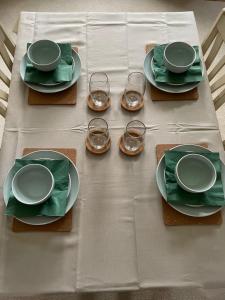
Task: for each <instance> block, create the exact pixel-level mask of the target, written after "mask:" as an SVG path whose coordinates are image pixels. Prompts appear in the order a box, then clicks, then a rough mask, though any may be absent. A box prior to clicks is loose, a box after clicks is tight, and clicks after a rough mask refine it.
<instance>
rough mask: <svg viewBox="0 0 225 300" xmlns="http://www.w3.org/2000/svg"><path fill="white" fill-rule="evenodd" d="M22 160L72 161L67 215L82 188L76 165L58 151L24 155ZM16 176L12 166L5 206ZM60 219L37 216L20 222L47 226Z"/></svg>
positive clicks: (7, 180)
mask: <svg viewBox="0 0 225 300" xmlns="http://www.w3.org/2000/svg"><path fill="white" fill-rule="evenodd" d="M22 159H68V160H69V161H70V168H69V176H70V181H71V182H70V183H69V184H71V189H70V193H69V195H68V202H67V207H66V213H67V212H68V211H69V210H70V209H71V208H72V207H73V205H74V203H75V201H76V200H77V195H78V192H79V187H80V181H79V174H78V171H77V168H76V166H75V164H74V163H73V162H72V161H71V160H70V159H69V158H68V157H66V156H65V155H63V154H62V153H59V152H57V151H51V150H39V151H34V152H32V153H29V154H27V155H24V156H23V157H22ZM14 175H15V169H14V166H12V168H11V169H10V171H9V173H8V175H7V177H6V180H5V182H4V186H3V198H4V202H5V205H7V203H8V200H9V195H10V191H11V183H12V179H13V176H14ZM60 218H61V217H45V216H37V217H24V218H18V220H20V221H21V222H23V223H26V224H30V225H45V224H49V223H52V222H55V221H57V220H58V219H60Z"/></svg>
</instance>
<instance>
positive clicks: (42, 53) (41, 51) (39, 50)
mask: <svg viewBox="0 0 225 300" xmlns="http://www.w3.org/2000/svg"><path fill="white" fill-rule="evenodd" d="M27 57H28V59H29V60H30V62H31V63H32V65H33V66H34V67H35V68H36V69H38V70H40V71H44V72H48V71H52V70H54V69H55V68H56V67H57V66H58V64H59V62H60V58H61V50H60V47H59V45H58V44H57V43H55V42H53V41H50V40H39V41H37V42H34V43H33V44H31V45H30V46H29V48H28V50H27Z"/></svg>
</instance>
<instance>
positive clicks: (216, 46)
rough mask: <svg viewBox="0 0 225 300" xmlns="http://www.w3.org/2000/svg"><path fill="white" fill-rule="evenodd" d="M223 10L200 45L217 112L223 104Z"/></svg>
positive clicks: (224, 52)
mask: <svg viewBox="0 0 225 300" xmlns="http://www.w3.org/2000/svg"><path fill="white" fill-rule="evenodd" d="M223 47H225V8H223V9H222V11H221V12H220V14H219V16H218V18H217V19H216V22H215V23H214V24H213V26H212V28H211V30H210V33H209V35H208V36H207V38H206V39H205V40H204V41H203V43H202V51H203V56H204V60H205V65H206V70H207V74H208V79H209V83H210V88H211V93H212V98H213V101H214V105H215V109H216V110H217V109H218V108H219V107H220V106H221V105H223V104H224V103H225V50H224V49H225V48H223Z"/></svg>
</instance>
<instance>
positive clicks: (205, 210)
mask: <svg viewBox="0 0 225 300" xmlns="http://www.w3.org/2000/svg"><path fill="white" fill-rule="evenodd" d="M175 149H176V151H190V152H197V153H201V152H210V150H208V149H206V148H203V147H201V146H197V145H180V146H176V147H174V148H172V149H171V150H175ZM221 166H222V172H221V176H222V184H223V190H224V191H225V165H224V163H223V162H221ZM165 167H166V165H165V155H163V157H162V158H161V159H160V161H159V163H158V166H157V169H156V182H157V185H158V188H159V191H160V193H161V195H162V196H163V198H164V199H165V201H167V194H166V184H165V178H164V174H165ZM167 203H168V202H167ZM168 204H169V205H170V206H172V207H173V208H174V209H175V210H177V211H179V212H180V213H182V214H184V215H187V216H191V217H207V216H210V215H213V214H215V213H217V212H218V211H219V210H221V209H222V208H223V206H220V207H218V206H204V205H202V206H189V205H174V204H171V203H168Z"/></svg>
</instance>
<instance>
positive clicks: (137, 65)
mask: <svg viewBox="0 0 225 300" xmlns="http://www.w3.org/2000/svg"><path fill="white" fill-rule="evenodd" d="M43 38H48V39H54V40H56V41H58V42H70V43H72V45H74V46H78V48H79V54H80V57H81V61H82V72H81V77H80V80H79V82H78V96H77V104H76V106H74V107H73V106H72V107H71V106H29V105H28V104H27V89H26V87H25V85H24V84H23V83H22V81H21V79H20V74H19V65H20V61H21V58H22V56H23V55H24V53H25V50H26V43H27V42H32V41H35V40H38V39H43ZM175 40H183V41H187V42H189V43H191V44H194V45H196V44H198V43H199V40H198V34H197V29H196V24H195V19H194V16H193V14H192V13H191V12H181V13H32V12H29V13H28V12H24V13H22V14H21V19H20V26H19V33H18V39H17V47H16V55H15V60H14V67H13V74H12V83H11V87H10V97H9V106H8V113H7V119H6V126H5V132H4V138H3V144H2V149H1V156H0V165H1V168H0V186H1V188H2V185H3V181H4V178H5V176H6V174H7V171H8V169H9V168H10V166H11V165H12V164H13V161H14V159H15V157H20V156H21V153H22V151H23V148H24V147H41V148H42V147H48V148H49V147H72V148H76V149H77V150H78V156H77V166H78V169H79V173H80V179H81V189H80V193H79V199H78V201H77V204H76V207H75V209H74V223H73V230H72V232H71V233H41V232H40V233H37V232H35V233H30V232H27V233H13V232H12V231H11V223H10V221H9V220H7V218H6V217H5V216H3V213H1V215H0V295H1V296H2V298H3V296H4V295H5V296H9V297H10V298H8V299H12V298H11V297H12V295H16V296H19V295H29V296H35V295H44V294H48V295H51V294H56V295H60V296H59V298H57V299H63V295H64V296H65V297H66V295H67V294H68V293H69V294H70V293H72V296H73V295H75V294H76V293H78V292H90V291H112V290H113V291H132V290H139V289H143V290H144V291H145V289H146V290H147V289H148V293H149V294H148V295H151V297H155V298H150V296H149V297H148V296H146V299H166V300H169V299H205V297H206V296H211V295H213V296H215V297H216V298H215V299H219V296H221V297H224V295H225V293H224V289H225V260H224V253H225V252H224V249H225V224H223V225H221V226H180V227H166V226H165V225H164V223H163V219H162V208H161V200H160V194H159V191H158V189H157V186H156V181H155V169H156V157H155V146H156V145H157V144H159V143H201V142H205V143H208V144H209V148H210V149H211V150H215V151H219V152H220V153H221V158H222V159H224V157H223V147H222V143H221V137H220V133H219V131H218V124H217V120H216V114H215V111H214V107H213V104H212V100H211V97H210V91H209V86H208V82H207V81H206V80H205V81H203V82H202V83H201V84H200V85H199V92H200V97H199V100H198V101H180V102H178V101H176V102H175V101H174V102H173V101H168V102H152V101H151V99H150V94H149V91H147V92H146V94H145V107H144V109H143V110H141V111H140V112H139V113H134V114H131V113H127V112H124V111H122V110H121V108H120V96H121V93H122V92H123V89H124V86H125V82H126V79H127V75H128V73H129V72H131V71H135V70H139V71H143V61H144V57H145V45H146V44H147V43H150V42H157V43H165V42H171V41H175ZM94 71H105V72H107V74H108V76H109V79H110V85H111V99H112V107H111V108H110V109H109V110H108V111H107V112H105V113H104V114H101V116H102V117H103V118H105V119H106V120H107V121H108V123H109V127H110V134H111V137H112V147H111V150H110V151H109V152H108V153H107V154H106V155H104V156H102V157H101V156H99V157H96V156H93V155H90V154H88V153H87V152H86V151H85V145H84V141H85V136H86V131H87V124H88V122H89V120H90V119H91V118H93V117H95V116H97V115H98V114H95V113H93V112H90V111H89V110H88V109H87V104H86V99H87V95H88V80H89V77H90V74H91V73H92V72H94ZM131 119H140V120H142V121H143V122H144V123H145V124H146V126H147V133H146V146H145V151H144V153H143V154H141V155H140V156H139V157H137V158H132V159H130V158H127V157H125V156H123V155H121V154H120V153H119V150H118V140H119V137H120V135H121V134H122V133H123V131H124V128H125V126H126V123H127V122H128V121H130V120H131ZM1 205H2V206H3V202H1ZM155 293H157V294H155ZM176 293H177V294H176ZM180 293H181V294H182V298H181V296H179V295H181V294H180ZM130 295H132V294H130ZM156 295H158V296H156ZM194 296H195V297H196V298H190V297H194ZM48 297H50V296H48ZM48 297H47V298H46V299H50V298H48ZM131 297H133V296H131ZM160 297H161V298H160ZM175 297H177V298H175ZM29 299H30V298H29ZM52 299H53V298H52ZM71 299H72V298H71ZM110 299H111V298H110ZM126 299H127V298H126ZM132 299H133V298H132ZM221 299H224V298H221Z"/></svg>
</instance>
